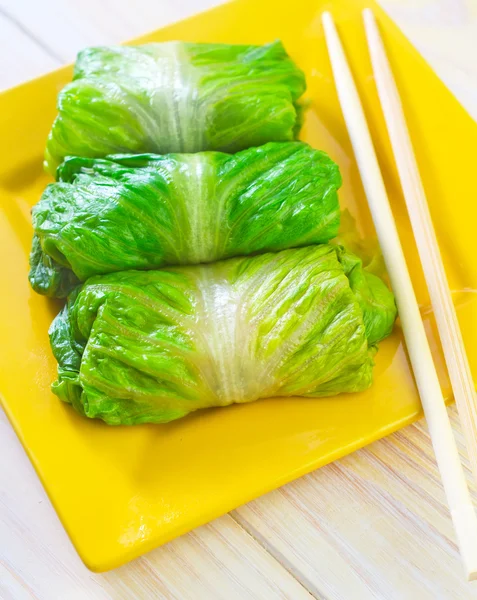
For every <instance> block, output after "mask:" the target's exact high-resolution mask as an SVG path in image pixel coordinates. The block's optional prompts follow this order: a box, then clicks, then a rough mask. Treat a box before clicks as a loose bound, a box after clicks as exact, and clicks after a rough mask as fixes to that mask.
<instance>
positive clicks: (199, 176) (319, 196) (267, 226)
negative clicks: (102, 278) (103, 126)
mask: <svg viewBox="0 0 477 600" xmlns="http://www.w3.org/2000/svg"><path fill="white" fill-rule="evenodd" d="M57 175H58V178H59V181H58V182H57V183H53V184H50V185H49V186H48V187H47V188H46V190H45V192H44V194H43V196H42V199H41V200H40V202H39V203H38V204H37V205H36V206H35V207H33V211H32V214H33V228H34V232H35V237H34V240H33V248H32V254H31V258H30V263H31V271H30V281H31V284H32V286H33V288H34V289H35V290H36V291H37V292H39V293H42V294H46V295H49V296H56V297H64V296H66V295H67V294H68V293H69V292H70V291H71V289H72V288H73V287H74V286H75V285H77V284H78V283H79V282H80V281H84V280H85V279H87V278H88V277H91V276H93V275H99V274H104V273H110V272H115V271H124V270H128V269H153V268H158V267H160V266H162V265H170V264H194V263H203V262H212V261H215V260H219V259H223V258H228V257H232V256H240V255H247V254H254V253H258V252H265V251H277V250H282V249H285V248H290V247H295V246H304V245H307V244H317V243H323V242H327V241H329V240H330V239H332V238H333V237H335V236H336V234H337V232H338V228H339V221H340V214H339V202H338V196H337V189H338V188H339V186H340V185H341V177H340V174H339V169H338V166H337V165H336V164H335V163H334V162H333V161H332V160H331V159H330V158H329V157H328V155H327V154H325V153H324V152H320V151H318V150H314V149H313V148H311V147H310V146H308V145H307V144H303V143H301V142H271V143H268V144H265V145H264V146H259V147H257V148H249V149H248V150H243V151H241V152H239V153H237V154H232V155H231V154H224V153H222V152H201V153H197V154H166V155H154V154H143V155H116V156H111V157H109V158H107V159H91V158H68V159H66V161H65V162H64V163H62V165H61V166H60V167H59V169H58V173H57Z"/></svg>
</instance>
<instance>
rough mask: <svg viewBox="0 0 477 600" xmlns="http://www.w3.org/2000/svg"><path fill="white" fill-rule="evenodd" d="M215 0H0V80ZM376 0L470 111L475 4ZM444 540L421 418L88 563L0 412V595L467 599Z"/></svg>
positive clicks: (445, 518)
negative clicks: (118, 563)
mask: <svg viewBox="0 0 477 600" xmlns="http://www.w3.org/2000/svg"><path fill="white" fill-rule="evenodd" d="M213 3H214V1H213V0H174V1H173V0H155V1H152V0H136V1H135V2H134V5H133V6H134V9H133V10H131V6H132V5H131V0H114V1H113V0H82V1H81V2H77V1H75V0H36V1H34V0H0V52H1V56H2V59H1V60H0V88H4V87H8V86H9V85H13V84H16V83H18V82H20V81H22V80H24V79H26V78H29V77H35V76H37V75H39V74H41V73H42V72H45V71H46V70H49V69H51V68H55V67H56V66H58V65H59V64H60V62H68V61H71V60H72V59H73V57H74V54H75V52H76V51H77V50H78V49H79V48H80V47H82V46H85V45H88V44H97V43H116V42H120V41H122V40H124V39H127V38H131V37H134V36H136V35H139V34H141V33H144V32H147V31H149V30H151V29H154V28H157V27H160V26H162V25H165V24H166V23H167V22H170V21H172V20H177V19H179V18H183V17H185V16H187V15H188V14H191V13H193V12H196V11H199V10H202V9H203V8H207V7H208V6H211V5H212V4H213ZM381 4H382V5H384V7H385V8H386V9H387V10H388V11H389V12H390V13H391V16H393V17H394V18H395V20H396V21H397V22H398V24H399V25H400V26H401V27H403V29H404V30H405V32H407V33H408V34H409V35H410V37H411V39H412V41H413V42H414V43H417V45H418V47H419V49H420V50H421V51H422V52H423V54H424V55H425V56H426V57H427V58H429V59H430V60H431V62H432V64H433V65H434V67H435V68H436V69H437V71H438V72H439V74H441V75H442V76H443V77H444V79H445V80H446V81H447V82H448V83H450V84H451V87H452V89H454V91H455V92H456V93H458V95H459V98H460V99H461V101H463V103H464V104H465V105H466V106H467V108H468V109H470V110H471V111H472V110H473V111H475V112H474V113H473V114H475V115H477V67H476V64H475V40H476V39H477V3H476V2H475V1H474V0H472V1H466V0H419V1H418V2H416V1H415V0H412V1H411V0H385V1H382V2H381ZM442 40H444V42H445V44H444V42H442ZM451 414H452V415H453V419H454V426H455V427H456V428H457V429H456V431H457V434H458V437H459V439H460V437H461V435H460V433H459V430H458V425H457V421H456V419H455V414H454V410H453V409H451ZM473 495H474V499H476V495H475V488H473ZM453 539H454V538H453V533H452V525H451V521H450V518H449V515H448V512H447V509H446V506H445V501H444V495H443V490H442V486H441V484H440V480H439V477H438V474H437V471H436V466H435V462H434V459H433V453H432V449H431V446H430V443H429V436H428V434H427V431H426V429H425V426H424V425H422V424H419V425H417V426H412V427H409V428H407V429H405V430H403V431H401V432H399V433H397V434H395V435H393V436H391V437H389V438H387V439H385V440H383V441H381V442H377V443H375V444H373V445H371V446H369V447H368V448H366V449H364V450H362V451H360V452H357V453H355V454H353V455H351V456H349V457H347V458H346V459H343V460H341V461H339V462H338V463H335V464H333V465H330V466H328V467H325V468H323V469H320V470H319V471H317V472H315V473H313V474H311V475H309V476H307V477H304V478H302V479H300V480H299V481H296V482H294V483H292V484H289V485H288V486H286V487H284V488H282V489H281V490H278V491H276V492H273V493H271V494H268V495H267V496H264V497H262V498H259V499H258V500H256V501H254V502H252V503H250V504H248V505H247V506H244V507H241V508H240V509H238V510H236V511H234V512H233V513H232V514H231V516H227V517H223V518H221V519H218V520H217V521H215V522H214V523H212V524H210V525H208V526H206V527H202V528H199V529H197V530H196V531H194V532H192V533H191V534H188V535H186V536H183V537H182V538H180V539H178V540H175V541H174V542H172V543H171V544H168V545H166V546H164V547H163V548H159V549H158V550H156V551H154V552H151V553H150V554H148V555H147V556H146V557H144V558H142V559H139V560H137V561H135V562H133V563H131V564H129V565H126V566H125V567H122V568H121V569H118V570H116V571H113V572H111V573H107V574H105V575H95V574H92V573H90V572H89V571H88V570H87V569H86V568H85V567H84V566H83V565H82V563H81V562H80V560H79V558H78V557H77V555H76V553H75V551H74V549H73V547H72V546H71V544H70V542H69V540H68V538H67V536H66V534H65V532H64V530H63V528H62V526H61V523H60V522H59V520H58V518H57V516H56V513H55V512H54V510H53V508H52V506H51V504H50V502H49V500H48V499H47V497H46V495H45V492H44V490H43V488H42V487H41V485H40V483H39V481H38V479H37V477H36V475H35V473H34V471H33V468H32V467H31V465H30V463H29V461H28V459H27V457H26V455H25V453H24V451H23V449H22V448H21V446H20V444H19V442H18V440H17V438H16V436H15V434H14V432H13V431H12V429H11V427H10V425H9V424H8V422H7V420H6V418H5V416H4V415H3V413H0V600H31V599H36V600H90V599H91V600H123V599H124V600H136V599H137V600H155V599H166V600H169V599H173V600H174V599H176V598H177V599H180V600H189V599H190V600H201V599H204V600H209V599H212V600H214V599H216V598H217V599H218V598H220V599H222V598H223V599H224V600H229V599H244V600H248V599H249V598H260V600H262V599H269V598H287V599H290V600H295V599H298V600H301V598H307V597H308V598H309V597H311V596H314V597H315V598H319V599H322V600H361V599H363V600H365V599H366V600H367V599H370V598H377V599H379V600H388V599H392V600H428V599H429V600H430V599H431V598H432V599H433V600H453V599H456V600H457V599H458V600H471V599H477V586H476V585H475V584H467V583H465V582H464V580H463V577H462V573H461V571H460V565H459V560H458V554H457V549H456V546H455V544H454V542H453ZM295 579H296V580H297V581H295ZM306 590H308V591H309V593H307V592H306Z"/></svg>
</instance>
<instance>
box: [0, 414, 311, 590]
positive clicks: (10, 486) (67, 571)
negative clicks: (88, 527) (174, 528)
mask: <svg viewBox="0 0 477 600" xmlns="http://www.w3.org/2000/svg"><path fill="white" fill-rule="evenodd" d="M0 457H1V458H0V598H1V600H10V599H12V600H24V599H25V600H31V599H33V598H34V599H35V600H75V599H76V598H78V600H79V599H81V600H134V599H137V600H145V599H147V600H155V599H166V600H189V599H190V600H200V599H202V598H203V599H204V600H215V599H217V600H239V599H244V598H246V599H257V600H261V599H263V598H267V599H268V598H270V599H274V600H275V599H276V600H279V599H282V600H283V599H286V598H290V599H293V600H311V598H312V596H310V594H309V593H308V592H307V591H306V590H305V589H304V588H303V587H302V586H301V584H300V583H298V582H297V581H296V580H295V579H294V578H293V576H292V575H290V574H289V573H288V572H287V571H286V570H285V569H284V568H283V567H281V566H280V564H279V563H278V562H277V561H276V560H275V559H274V558H273V557H272V556H271V555H269V554H268V553H267V552H266V550H264V549H263V548H262V546H261V545H260V544H259V543H257V542H256V541H255V540H254V539H253V538H252V537H250V535H249V534H248V533H246V532H245V531H244V530H243V529H242V528H241V527H240V525H238V524H237V523H236V522H235V521H234V520H233V519H232V518H231V517H230V516H227V515H226V516H224V517H222V518H220V519H217V520H216V521H214V522H213V523H211V524H210V525H205V526H204V527H200V528H198V529H196V530H195V531H194V532H192V533H190V534H188V535H185V536H183V537H181V538H179V539H177V540H174V541H173V542H171V543H170V544H167V545H166V546H163V547H162V548H159V549H157V550H155V551H154V552H150V553H149V554H148V555H147V556H146V557H143V558H140V559H138V560H136V561H134V562H132V563H130V564H129V565H126V566H124V567H121V568H120V569H117V570H115V571H111V572H110V573H106V574H100V575H98V574H93V573H90V572H89V571H88V570H87V569H86V567H85V566H84V565H83V564H82V563H81V561H80V559H79V558H78V556H77V554H76V552H75V550H74V548H73V546H72V545H71V543H70V541H69V539H68V538H67V536H66V533H65V532H64V530H63V527H62V525H61V523H60V522H59V520H58V517H57V516H56V513H55V511H54V509H53V507H52V506H51V504H50V502H49V500H48V498H47V496H46V494H45V492H44V490H43V488H42V486H41V484H40V482H39V480H38V478H37V477H36V475H35V473H34V471H33V467H32V466H31V464H30V462H29V461H28V458H27V457H26V455H25V453H24V451H23V449H22V448H21V445H20V443H19V441H18V440H17V438H16V436H15V434H14V432H13V430H12V428H11V427H10V425H9V423H8V422H7V419H6V416H5V414H4V413H3V412H2V411H0ZM7 457H8V458H7Z"/></svg>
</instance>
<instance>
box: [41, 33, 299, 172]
mask: <svg viewBox="0 0 477 600" xmlns="http://www.w3.org/2000/svg"><path fill="white" fill-rule="evenodd" d="M304 91H305V76H304V74H303V72H302V71H301V70H300V69H299V68H298V67H297V66H296V65H295V63H294V62H293V61H292V60H291V59H290V57H289V56H288V55H287V53H286V51H285V49H284V47H283V45H282V43H281V42H280V41H276V42H273V43H270V44H266V45H264V46H251V45H230V44H200V43H188V42H166V43H151V44H145V45H142V46H110V47H98V48H87V49H86V50H83V51H82V52H80V53H79V55H78V58H77V61H76V65H75V70H74V76H73V81H72V82H71V83H69V84H68V85H67V86H66V87H65V88H64V89H63V90H62V91H61V92H60V94H59V97H58V117H57V118H56V120H55V122H54V124H53V127H52V130H51V132H50V135H49V138H48V142H47V147H46V153H45V165H46V168H47V169H48V170H49V171H50V172H51V173H54V172H55V170H56V167H57V166H58V165H59V164H60V163H61V162H62V161H63V159H64V158H65V157H66V156H70V155H74V156H87V157H104V156H106V155H108V154H112V153H118V152H123V153H124V152H134V153H143V152H156V153H161V154H162V153H169V152H198V151H201V150H223V151H227V152H236V151H238V150H242V149H244V148H248V147H250V146H258V145H260V144H264V143H265V142H269V141H287V140H293V139H295V137H296V135H297V133H298V131H299V128H300V121H301V107H300V105H299V104H298V100H299V98H300V96H301V95H302V94H303V92H304Z"/></svg>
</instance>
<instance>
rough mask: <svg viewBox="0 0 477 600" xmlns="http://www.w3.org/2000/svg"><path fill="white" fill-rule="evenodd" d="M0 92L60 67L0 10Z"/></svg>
mask: <svg viewBox="0 0 477 600" xmlns="http://www.w3.org/2000/svg"><path fill="white" fill-rule="evenodd" d="M0 56H1V59H0V90H2V89H4V88H8V87H11V86H13V85H17V84H18V83H21V82H22V81H26V80H28V79H31V78H32V77H36V76H37V75H40V74H42V73H47V72H48V71H51V70H52V69H55V68H56V67H58V66H59V65H60V61H58V60H56V59H55V58H54V57H53V56H52V55H51V54H49V53H48V52H46V51H45V50H44V49H43V48H42V47H41V46H40V45H39V44H38V43H36V42H35V41H34V40H32V39H31V37H29V36H28V35H27V34H26V33H25V32H24V31H22V29H21V28H20V27H18V26H17V25H16V24H15V22H13V21H12V20H11V19H9V18H7V17H5V16H4V15H3V14H2V12H1V10H0Z"/></svg>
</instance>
